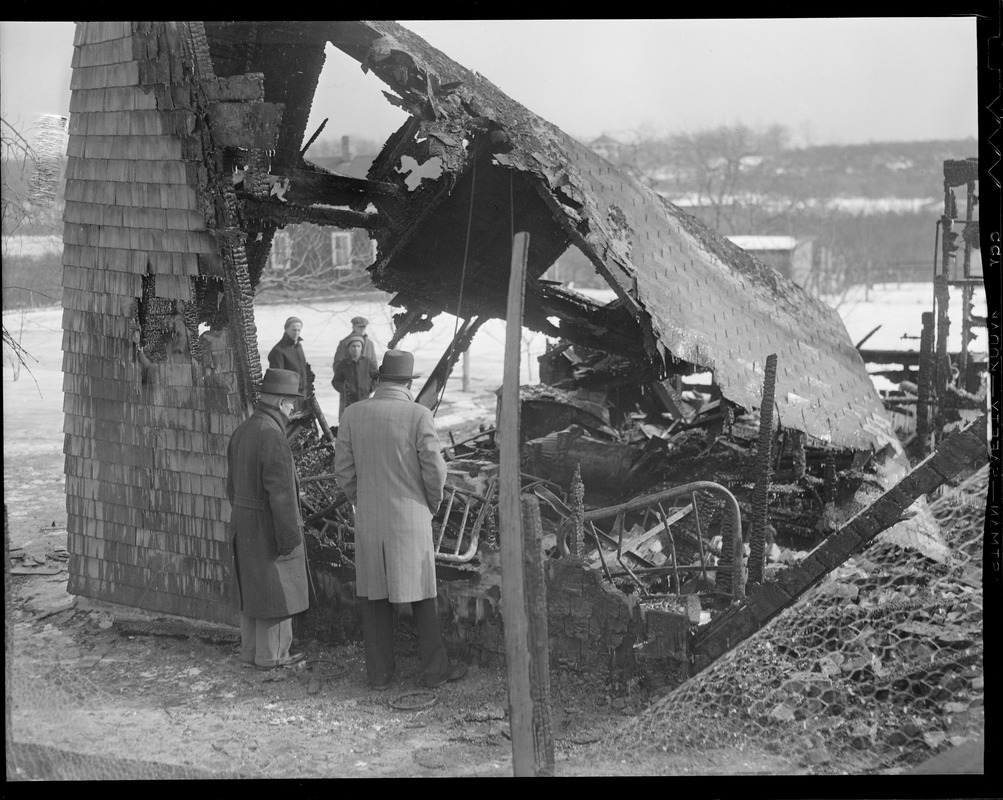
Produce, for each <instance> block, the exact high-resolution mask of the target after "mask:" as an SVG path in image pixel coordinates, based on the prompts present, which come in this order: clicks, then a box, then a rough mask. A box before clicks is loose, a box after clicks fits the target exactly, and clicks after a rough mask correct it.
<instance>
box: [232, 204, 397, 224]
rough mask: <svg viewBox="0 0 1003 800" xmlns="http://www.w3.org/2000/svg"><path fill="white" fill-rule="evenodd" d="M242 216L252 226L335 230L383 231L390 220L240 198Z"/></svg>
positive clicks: (345, 210) (382, 217) (346, 210)
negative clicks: (309, 224)
mask: <svg viewBox="0 0 1003 800" xmlns="http://www.w3.org/2000/svg"><path fill="white" fill-rule="evenodd" d="M242 213H243V216H244V219H245V220H246V221H247V222H248V223H251V224H255V223H257V224H261V223H266V224H269V225H274V226H276V227H279V228H281V227H284V226H286V225H296V224H298V223H301V222H312V223H314V224H315V225H327V226H330V227H335V228H362V229H364V230H367V231H377V230H382V229H383V228H386V227H387V225H388V224H389V220H388V219H387V217H385V216H384V215H383V214H378V213H377V214H367V213H364V212H360V211H351V210H349V209H346V208H326V207H318V206H300V205H293V204H291V203H290V204H286V205H283V204H281V203H277V202H274V201H269V200H256V199H254V198H249V197H247V198H243V201H242Z"/></svg>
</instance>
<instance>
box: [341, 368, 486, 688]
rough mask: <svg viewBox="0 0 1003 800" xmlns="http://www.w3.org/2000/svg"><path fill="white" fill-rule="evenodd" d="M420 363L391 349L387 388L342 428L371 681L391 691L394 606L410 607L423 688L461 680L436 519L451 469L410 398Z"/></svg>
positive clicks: (383, 382) (428, 421)
mask: <svg viewBox="0 0 1003 800" xmlns="http://www.w3.org/2000/svg"><path fill="white" fill-rule="evenodd" d="M413 370H414V356H413V355H412V354H411V353H408V352H405V351H403V350H388V351H387V352H386V353H385V354H384V356H383V364H382V365H381V366H380V384H379V387H378V388H377V389H376V392H375V393H374V394H373V396H372V397H370V398H369V399H368V400H360V401H359V402H358V403H353V404H352V405H351V406H349V407H348V408H346V409H345V415H344V417H342V418H341V420H340V423H339V425H338V441H337V443H336V445H335V451H334V472H335V475H336V476H337V479H338V484H339V485H340V486H341V488H342V490H343V491H344V492H345V495H346V496H347V497H348V499H349V501H350V502H351V503H352V504H353V505H354V506H355V582H356V594H357V595H358V597H359V598H360V600H361V601H362V602H361V604H360V607H361V610H362V640H363V651H364V654H365V658H366V676H367V677H368V679H369V685H370V687H371V688H373V689H386V688H387V687H389V686H390V684H391V682H392V680H393V677H394V670H395V660H394V629H393V608H392V607H391V605H390V604H391V603H410V604H411V611H412V613H413V618H414V624H415V627H416V628H417V631H418V641H419V644H420V647H421V668H422V684H423V685H424V686H426V687H428V688H435V687H437V686H441V685H442V684H444V683H445V682H446V681H453V680H458V679H459V678H462V677H463V675H464V674H465V673H466V671H467V665H466V664H464V663H463V662H462V661H458V662H452V661H450V659H449V656H448V655H447V653H446V648H445V645H444V644H443V641H442V632H441V630H440V627H439V615H438V612H437V611H436V605H435V597H436V594H437V588H438V587H437V585H436V578H435V547H434V544H433V542H432V516H433V515H434V514H435V512H436V510H437V509H438V507H439V504H440V503H441V502H442V497H443V489H444V487H445V483H446V462H445V461H444V460H443V457H442V447H441V445H440V444H439V437H438V435H437V434H436V432H435V424H434V422H433V419H432V412H431V411H430V410H429V409H427V408H426V407H425V406H422V405H419V404H417V403H415V402H414V396H413V395H412V394H411V391H410V389H411V380H412V379H413V378H417V377H419V376H417V375H413V374H412V372H413Z"/></svg>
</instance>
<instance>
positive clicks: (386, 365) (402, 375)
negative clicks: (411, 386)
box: [380, 350, 421, 380]
mask: <svg viewBox="0 0 1003 800" xmlns="http://www.w3.org/2000/svg"><path fill="white" fill-rule="evenodd" d="M412 372H414V355H413V354H411V353H409V352H408V351H407V350H387V352H385V353H384V354H383V363H382V364H380V377H381V378H396V379H398V380H411V379H412V378H420V377H421V375H412V374H411V373H412Z"/></svg>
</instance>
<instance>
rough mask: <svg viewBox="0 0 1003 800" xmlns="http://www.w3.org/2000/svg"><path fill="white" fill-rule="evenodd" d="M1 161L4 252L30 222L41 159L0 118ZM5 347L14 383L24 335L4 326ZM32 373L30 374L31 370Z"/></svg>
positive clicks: (22, 359)
mask: <svg viewBox="0 0 1003 800" xmlns="http://www.w3.org/2000/svg"><path fill="white" fill-rule="evenodd" d="M0 148H2V149H0V159H2V161H3V169H2V171H0V175H2V183H3V186H2V195H0V196H2V210H3V229H2V230H3V249H4V250H5V251H6V250H7V249H8V242H9V240H10V238H11V237H12V236H14V235H15V234H16V233H17V232H18V231H19V230H20V229H21V226H22V225H23V224H24V222H25V221H26V220H27V219H28V216H29V210H30V202H29V200H28V178H29V176H30V175H31V173H32V170H33V168H34V166H35V164H36V163H37V161H38V156H37V155H36V154H35V150H34V149H33V148H32V146H31V145H30V144H29V143H28V140H27V139H25V138H24V136H22V135H21V132H20V131H18V130H17V129H16V128H15V127H14V126H13V125H11V124H10V123H9V122H7V120H6V119H4V118H3V117H0ZM3 344H4V350H5V355H6V356H7V358H8V360H9V361H10V363H11V367H12V368H13V370H14V378H15V380H16V379H17V377H18V376H19V374H20V371H21V367H22V366H26V364H25V357H30V355H29V354H28V353H27V351H25V349H24V348H23V347H22V346H21V334H20V332H18V335H17V338H16V339H15V337H14V336H13V335H12V334H11V332H10V331H8V330H7V325H6V323H4V325H3ZM28 371H29V372H31V370H28Z"/></svg>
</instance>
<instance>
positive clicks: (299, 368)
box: [268, 317, 314, 411]
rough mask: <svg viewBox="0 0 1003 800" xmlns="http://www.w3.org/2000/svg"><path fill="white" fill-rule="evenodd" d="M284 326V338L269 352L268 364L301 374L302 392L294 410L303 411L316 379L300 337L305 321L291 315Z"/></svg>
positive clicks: (273, 367) (300, 387)
mask: <svg viewBox="0 0 1003 800" xmlns="http://www.w3.org/2000/svg"><path fill="white" fill-rule="evenodd" d="M283 328H284V330H283V333H282V338H281V339H279V341H278V342H276V344H275V347H273V348H272V349H271V350H270V351H269V353H268V366H269V367H271V368H272V369H288V370H291V371H293V372H295V373H296V374H297V375H299V392H300V394H299V397H297V398H296V403H295V404H294V406H293V410H294V411H302V410H303V409H304V408H305V407H306V400H305V398H307V397H310V396H312V395H313V379H314V374H313V370H312V369H311V368H310V364H309V363H307V360H306V353H305V352H304V351H303V339H302V338H301V337H300V332H301V331H302V330H303V321H302V320H301V319H300V318H299V317H289V319H287V320H286V324H285V325H284V326H283Z"/></svg>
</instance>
